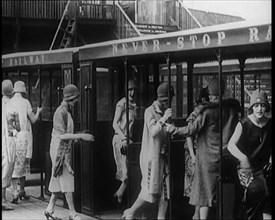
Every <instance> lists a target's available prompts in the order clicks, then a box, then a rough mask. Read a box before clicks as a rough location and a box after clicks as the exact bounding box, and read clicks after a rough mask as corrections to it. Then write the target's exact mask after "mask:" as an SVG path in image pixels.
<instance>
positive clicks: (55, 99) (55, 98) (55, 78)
mask: <svg viewBox="0 0 275 220" xmlns="http://www.w3.org/2000/svg"><path fill="white" fill-rule="evenodd" d="M51 74H52V82H51V86H52V94H51V101H52V114H54V112H55V110H56V109H57V107H58V106H59V105H60V103H61V101H62V86H63V85H62V73H61V70H54V71H52V72H51ZM52 116H53V115H52Z"/></svg>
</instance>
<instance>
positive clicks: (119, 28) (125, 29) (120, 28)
mask: <svg viewBox="0 0 275 220" xmlns="http://www.w3.org/2000/svg"><path fill="white" fill-rule="evenodd" d="M115 6H116V7H115V20H116V31H115V34H116V36H117V38H119V39H122V38H131V37H139V36H142V34H141V33H140V32H139V30H138V29H137V28H136V26H135V25H134V23H133V22H132V21H131V20H130V18H129V17H128V16H127V14H126V13H125V11H124V10H123V9H122V7H121V6H120V5H119V3H118V2H116V3H115Z"/></svg>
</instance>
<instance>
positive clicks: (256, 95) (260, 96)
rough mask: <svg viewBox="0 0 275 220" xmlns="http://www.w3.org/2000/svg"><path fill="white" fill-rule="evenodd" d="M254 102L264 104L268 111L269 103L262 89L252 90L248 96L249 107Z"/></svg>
mask: <svg viewBox="0 0 275 220" xmlns="http://www.w3.org/2000/svg"><path fill="white" fill-rule="evenodd" d="M255 104H265V106H266V112H269V111H270V104H269V102H268V99H267V94H266V93H265V92H264V91H260V90H259V89H256V90H254V91H253V92H252V94H251V96H250V105H249V109H251V108H252V107H253V106H254V105H255Z"/></svg>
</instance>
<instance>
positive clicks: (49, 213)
mask: <svg viewBox="0 0 275 220" xmlns="http://www.w3.org/2000/svg"><path fill="white" fill-rule="evenodd" d="M44 215H45V216H46V218H47V220H49V219H50V218H51V219H52V220H62V219H61V218H58V217H56V216H55V215H54V212H49V211H47V210H45V211H44Z"/></svg>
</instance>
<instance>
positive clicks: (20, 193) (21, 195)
mask: <svg viewBox="0 0 275 220" xmlns="http://www.w3.org/2000/svg"><path fill="white" fill-rule="evenodd" d="M22 198H24V199H26V200H29V199H30V195H28V194H26V192H25V190H21V191H20V192H19V199H20V200H22Z"/></svg>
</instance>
